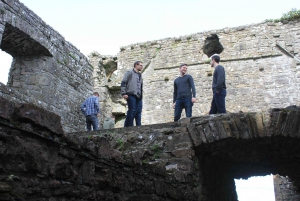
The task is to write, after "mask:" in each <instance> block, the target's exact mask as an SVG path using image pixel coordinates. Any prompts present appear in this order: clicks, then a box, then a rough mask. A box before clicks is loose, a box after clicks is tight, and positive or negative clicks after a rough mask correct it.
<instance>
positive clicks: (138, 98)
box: [121, 61, 143, 127]
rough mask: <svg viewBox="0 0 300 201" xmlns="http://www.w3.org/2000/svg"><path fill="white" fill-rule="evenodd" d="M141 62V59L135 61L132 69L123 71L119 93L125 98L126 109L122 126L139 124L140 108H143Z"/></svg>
mask: <svg viewBox="0 0 300 201" xmlns="http://www.w3.org/2000/svg"><path fill="white" fill-rule="evenodd" d="M142 69H143V64H142V62H141V61H136V62H134V64H133V69H132V70H129V71H127V72H126V73H125V75H124V78H123V80H122V83H121V95H122V97H123V98H124V99H126V100H127V105H128V111H127V116H126V120H125V123H124V127H129V126H133V120H134V119H135V125H136V126H141V125H142V124H141V117H142V108H143V102H142V97H143V79H142V74H141V71H142Z"/></svg>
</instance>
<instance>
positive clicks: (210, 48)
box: [202, 34, 224, 57]
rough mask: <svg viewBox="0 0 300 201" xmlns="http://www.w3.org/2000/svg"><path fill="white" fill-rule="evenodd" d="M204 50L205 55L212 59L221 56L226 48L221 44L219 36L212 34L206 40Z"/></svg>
mask: <svg viewBox="0 0 300 201" xmlns="http://www.w3.org/2000/svg"><path fill="white" fill-rule="evenodd" d="M202 50H203V52H204V54H206V55H207V56H208V57H211V56H212V55H213V54H221V53H222V52H223V50H224V47H223V45H222V44H221V43H220V41H219V37H218V35H217V34H211V35H210V36H208V37H207V38H206V39H205V41H204V45H203V47H202Z"/></svg>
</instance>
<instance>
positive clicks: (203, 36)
mask: <svg viewBox="0 0 300 201" xmlns="http://www.w3.org/2000/svg"><path fill="white" fill-rule="evenodd" d="M218 44H219V46H218ZM220 44H221V45H220ZM220 47H223V48H224V50H223V51H222V52H221V53H220V55H221V62H220V64H221V65H223V66H224V67H225V69H226V79H227V80H226V81H227V97H226V105H227V111H228V112H239V111H243V112H248V111H265V110H267V109H269V108H273V107H286V106H288V105H297V104H299V103H300V95H299V93H298V89H299V83H300V82H299V81H300V79H299V78H300V72H299V69H300V68H299V67H300V61H299V59H298V60H297V58H293V57H294V56H296V57H298V58H300V56H299V49H300V22H299V21H292V22H288V23H285V24H283V23H281V22H279V23H270V22H269V23H259V24H253V25H247V26H240V27H235V28H224V29H221V30H212V31H208V32H200V33H196V34H191V35H187V36H183V37H178V38H165V39H162V40H157V41H149V42H144V43H138V44H132V45H129V46H126V47H121V51H120V52H119V53H118V55H117V70H116V71H114V73H113V74H112V76H111V78H110V79H111V81H110V82H109V83H107V85H106V86H105V88H106V94H107V95H106V97H109V99H110V101H109V102H108V104H110V107H112V109H110V110H113V108H119V109H118V110H117V111H118V112H116V114H118V115H120V116H119V120H120V121H121V122H119V125H122V121H123V120H124V118H125V116H124V115H125V113H124V112H123V111H126V108H125V106H126V103H125V102H124V100H122V98H121V96H120V95H119V94H118V96H116V89H118V87H120V82H121V79H122V77H123V75H124V72H125V71H126V70H128V69H132V68H133V63H134V61H136V60H141V61H143V63H144V70H143V77H144V107H143V114H142V124H144V125H145V124H154V123H163V122H171V121H173V112H174V111H173V109H172V107H171V106H172V94H173V80H174V79H175V78H176V77H177V76H178V74H179V72H178V67H179V65H180V64H181V63H187V64H188V66H189V67H188V72H189V73H190V74H191V75H192V76H193V78H194V81H195V83H196V91H197V103H195V104H194V107H193V115H194V116H199V115H203V114H208V111H209V108H210V103H211V99H212V92H211V83H212V74H213V69H212V68H211V67H210V65H209V61H208V59H209V57H208V56H210V55H211V54H212V53H214V52H220V51H221V49H222V48H220ZM205 53H206V54H208V55H206V54H205ZM209 54H210V55H209ZM93 57H94V58H99V59H100V60H101V56H100V57H99V55H98V56H97V55H94V56H93V55H90V59H92V58H93ZM102 69H104V68H102ZM98 84H99V83H97V82H95V86H97V85H98ZM107 91H108V93H107ZM110 94H112V95H110ZM106 106H107V105H104V107H106ZM122 107H123V109H120V108H122ZM122 112H123V113H122Z"/></svg>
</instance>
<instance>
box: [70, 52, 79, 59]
mask: <svg viewBox="0 0 300 201" xmlns="http://www.w3.org/2000/svg"><path fill="white" fill-rule="evenodd" d="M69 56H70V57H72V59H74V60H77V59H76V57H75V56H74V55H73V54H72V53H69Z"/></svg>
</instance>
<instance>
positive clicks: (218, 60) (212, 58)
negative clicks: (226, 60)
mask: <svg viewBox="0 0 300 201" xmlns="http://www.w3.org/2000/svg"><path fill="white" fill-rule="evenodd" d="M210 59H211V60H215V61H216V62H217V63H219V62H220V59H221V58H220V55H218V54H213V55H212V56H211V57H210Z"/></svg>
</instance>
